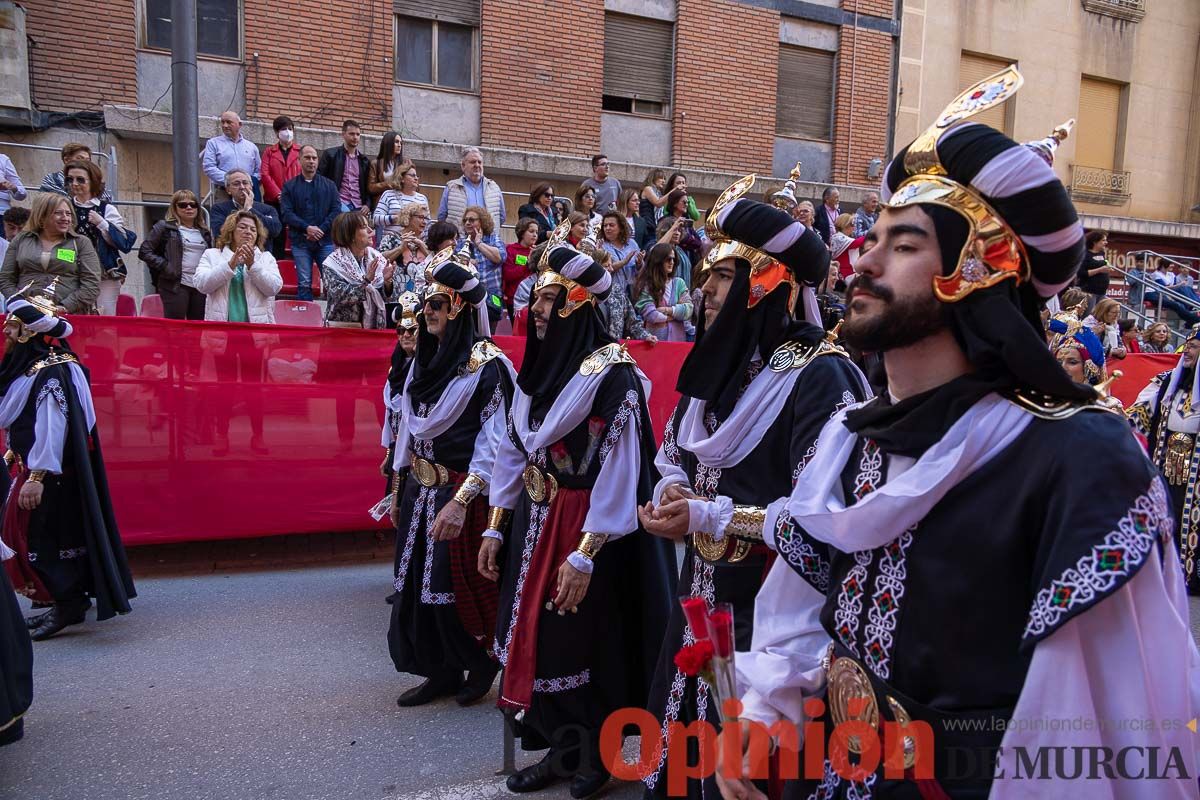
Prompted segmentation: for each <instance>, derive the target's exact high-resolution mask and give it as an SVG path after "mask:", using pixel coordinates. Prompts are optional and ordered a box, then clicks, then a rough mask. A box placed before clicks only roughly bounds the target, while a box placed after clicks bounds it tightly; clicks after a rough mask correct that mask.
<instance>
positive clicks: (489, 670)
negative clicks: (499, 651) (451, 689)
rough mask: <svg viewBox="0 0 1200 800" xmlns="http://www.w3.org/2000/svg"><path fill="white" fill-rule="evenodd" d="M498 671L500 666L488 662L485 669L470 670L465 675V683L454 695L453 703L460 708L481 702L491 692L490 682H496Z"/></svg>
mask: <svg viewBox="0 0 1200 800" xmlns="http://www.w3.org/2000/svg"><path fill="white" fill-rule="evenodd" d="M499 671H500V665H499V664H497V663H496V662H495V661H490V660H489V661H488V664H487V666H486V667H477V668H475V669H473V670H471V671H470V672H469V673H467V681H466V683H464V684H463V687H462V688H461V689H459V690H458V694H457V695H455V697H454V699H455V701H456V702H457V703H458V704H459V705H460V706H469V705H471V704H472V703H477V702H479V701H480V700H482V699H483V698H484V697H485V696H487V693H488V692H490V691H491V690H492V682H493V681H495V680H496V673H497V672H499Z"/></svg>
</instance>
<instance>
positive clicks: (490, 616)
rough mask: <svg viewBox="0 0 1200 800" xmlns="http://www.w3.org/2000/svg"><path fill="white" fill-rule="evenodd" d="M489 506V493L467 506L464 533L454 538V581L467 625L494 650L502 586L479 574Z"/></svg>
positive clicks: (456, 598)
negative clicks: (497, 612) (480, 553)
mask: <svg viewBox="0 0 1200 800" xmlns="http://www.w3.org/2000/svg"><path fill="white" fill-rule="evenodd" d="M487 510H488V504H487V498H486V497H484V496H480V497H476V498H475V499H474V500H472V501H471V504H470V505H469V506H468V507H467V518H466V520H465V521H464V522H463V528H462V535H460V536H458V537H457V538H454V539H451V540H450V582H451V584H452V585H453V587H454V603H455V608H456V609H457V610H458V618H459V620H460V621H461V622H462V626H463V628H464V629H465V630H466V631H467V633H469V634H471V635H472V636H474V637H475V638H476V639H478V640H479V642H480V644H481V645H482V646H483V647H484V649H485V650H487V651H488V652H489V653H491V650H492V638H493V637H495V635H496V606H497V604H498V603H499V599H500V589H499V587H498V586H497V585H496V582H495V581H490V580H488V579H487V578H485V577H483V576H482V575H480V574H479V548H480V546H481V545H482V544H483V532H484V531H485V530H486V529H487Z"/></svg>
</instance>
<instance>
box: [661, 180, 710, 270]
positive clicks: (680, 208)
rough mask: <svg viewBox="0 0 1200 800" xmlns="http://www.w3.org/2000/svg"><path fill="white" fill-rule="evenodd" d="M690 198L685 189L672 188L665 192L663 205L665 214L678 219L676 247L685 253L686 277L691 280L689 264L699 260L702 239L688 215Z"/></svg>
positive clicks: (702, 244)
mask: <svg viewBox="0 0 1200 800" xmlns="http://www.w3.org/2000/svg"><path fill="white" fill-rule="evenodd" d="M690 201H691V198H690V197H689V196H688V193H687V190H686V189H672V190H671V191H670V192H669V193H668V194H667V203H666V205H665V206H663V209H664V211H665V212H666V213H665V216H664V217H663V219H666V218H667V217H672V218H674V219H677V220H679V221H680V225H679V240H678V241H677V242H676V244H677V245H678V247H679V248H680V249H682V250H683V252H685V253H687V257H688V264H689V268H688V270H687V274H688V278H687V280H688V281H690V280H691V272H692V271H691V267H690V265H691V264H697V263H699V262H700V256H701V253H702V251H703V250H704V240H703V239H701V238H700V234H699V233H697V231H696V223H695V222H693V221H692V218H691V217H690V216H688V203H689V202H690Z"/></svg>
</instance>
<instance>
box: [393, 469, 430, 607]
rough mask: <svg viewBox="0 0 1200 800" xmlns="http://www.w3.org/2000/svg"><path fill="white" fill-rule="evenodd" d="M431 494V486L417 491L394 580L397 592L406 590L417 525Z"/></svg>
mask: <svg viewBox="0 0 1200 800" xmlns="http://www.w3.org/2000/svg"><path fill="white" fill-rule="evenodd" d="M428 496H429V487H427V486H422V487H421V490H420V491H419V492H418V493H417V502H416V503H414V504H413V515H412V519H411V520H409V522H408V535H407V536H406V537H405V539H404V550H403V552H401V553H400V567H399V568H398V569H397V570H396V577H395V578H394V579H393V580H392V588H394V589H395V590H396V591H397V592H403V591H404V579H405V577H406V576H407V575H408V565H409V562H410V561H412V554H413V544H414V543H415V542H416V541H417V527H418V526H419V525H420V524H421V508H422V507H423V506H424V504H425V502H426V498H427V497H428Z"/></svg>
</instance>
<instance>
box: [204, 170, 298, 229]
mask: <svg viewBox="0 0 1200 800" xmlns="http://www.w3.org/2000/svg"><path fill="white" fill-rule="evenodd" d="M300 166H301V171H303V167H304V164H303V159H301V165H300ZM225 191H226V193H227V194H228V196H229V199H228V200H223V201H222V202H220V203H217V204H216V205H214V206H213V207H212V208H211V209H210V210H209V212H208V224H209V227H210V229H211V230H214V231H218V233H219V232H220V231H222V230H224V229H225V218H226V217H228V216H229V215H230V214H232V213H233V212H234V211H250V212H252V213H253V214H254V215H255V216H256V217H258V218H259V220H261V221H262V224H263V228H264V229H265V230H266V231H267V236H268V237H269V238H271V239H274V238H275V237H276V236H278V235H279V232H280V231H282V230H283V223H282V222H280V221H279V215H278V214H276V213H275V209H273V208H271V207H270V206H269V205H267V204H266V203H260V202H258V201H257V200H255V199H254V184H253V182H252V181H251V179H250V173H248V172H246V171H245V170H241V169H231V170H229V172H226V173H225ZM294 244H295V243H294V242H293V245H294Z"/></svg>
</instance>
